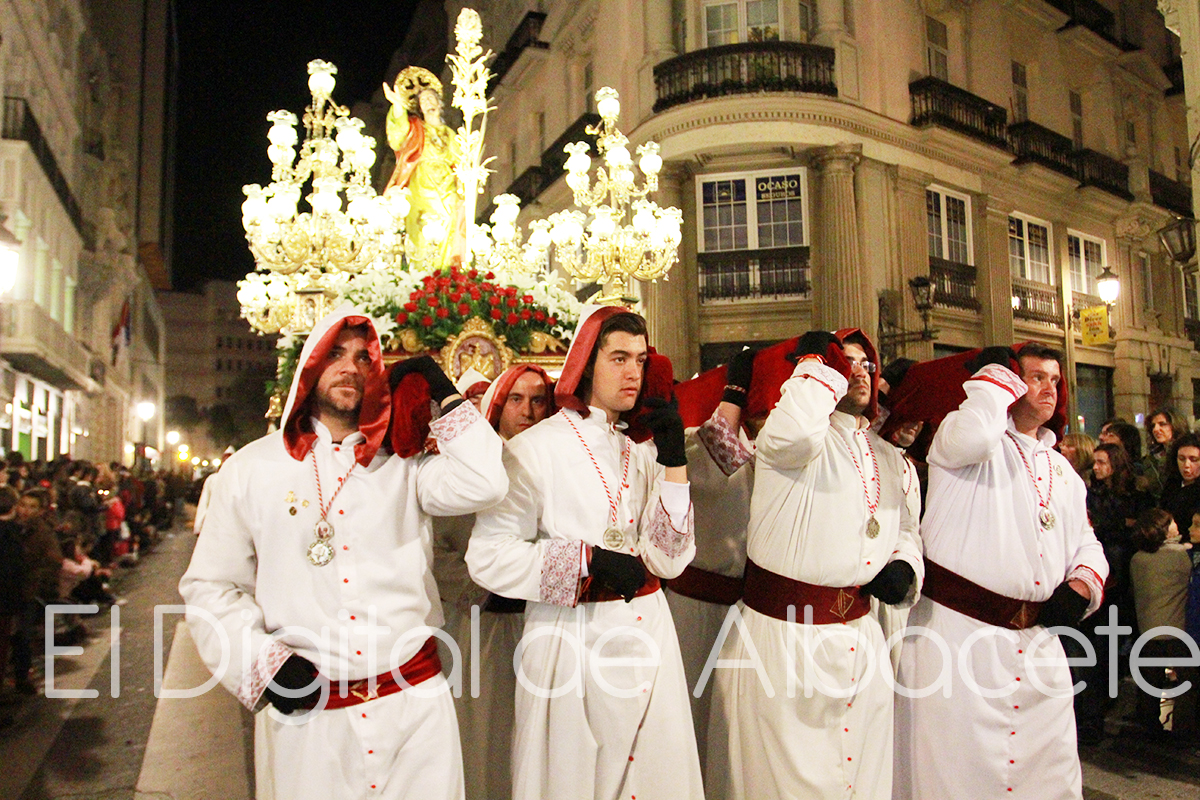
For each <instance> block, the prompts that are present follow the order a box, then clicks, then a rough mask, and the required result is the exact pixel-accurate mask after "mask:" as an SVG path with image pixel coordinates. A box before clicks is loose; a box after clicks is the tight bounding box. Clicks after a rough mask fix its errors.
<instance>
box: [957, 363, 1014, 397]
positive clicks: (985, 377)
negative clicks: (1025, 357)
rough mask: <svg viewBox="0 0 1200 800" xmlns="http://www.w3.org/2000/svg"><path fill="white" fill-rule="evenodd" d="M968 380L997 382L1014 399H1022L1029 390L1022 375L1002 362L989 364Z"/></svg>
mask: <svg viewBox="0 0 1200 800" xmlns="http://www.w3.org/2000/svg"><path fill="white" fill-rule="evenodd" d="M968 380H972V381H984V382H986V383H991V384H995V385H996V386H999V387H1000V388H1001V389H1004V390H1005V391H1007V392H1008V393H1009V394H1011V395H1012V396H1013V399H1014V400H1020V399H1021V398H1022V397H1024V396H1025V393H1026V392H1028V391H1029V386H1028V385H1027V384H1026V383H1025V381H1024V380H1023V379H1022V378H1021V376H1020V375H1018V374H1017V373H1015V372H1013V371H1012V370H1011V369H1009V368H1008V367H1005V366H1002V365H1000V364H987V365H985V366H984V367H982V368H981V369H980V370H979V371H978V372H976V373H975V374H974V375H972V376H971V377H970V378H969V379H968Z"/></svg>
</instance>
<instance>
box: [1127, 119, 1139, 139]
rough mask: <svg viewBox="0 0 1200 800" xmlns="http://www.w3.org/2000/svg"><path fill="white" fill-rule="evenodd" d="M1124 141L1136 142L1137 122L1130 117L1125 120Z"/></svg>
mask: <svg viewBox="0 0 1200 800" xmlns="http://www.w3.org/2000/svg"><path fill="white" fill-rule="evenodd" d="M1125 143H1126V144H1129V145H1135V144H1137V124H1136V123H1135V122H1134V121H1133V120H1131V119H1127V120H1125Z"/></svg>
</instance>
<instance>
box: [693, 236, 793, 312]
mask: <svg viewBox="0 0 1200 800" xmlns="http://www.w3.org/2000/svg"><path fill="white" fill-rule="evenodd" d="M696 260H697V262H698V264H699V267H700V299H701V301H705V300H733V299H748V298H749V299H753V298H765V297H796V296H801V297H803V296H806V295H807V294H808V292H809V290H810V288H811V287H810V285H809V282H808V248H807V247H774V248H769V249H765V250H725V251H721V252H716V253H698V254H697V256H696Z"/></svg>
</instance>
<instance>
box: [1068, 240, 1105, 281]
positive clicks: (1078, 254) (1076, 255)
mask: <svg viewBox="0 0 1200 800" xmlns="http://www.w3.org/2000/svg"><path fill="white" fill-rule="evenodd" d="M1067 262H1068V264H1067V266H1068V269H1069V270H1070V272H1071V291H1074V292H1079V293H1080V294H1090V295H1095V294H1098V293H1099V292H1098V290H1097V289H1096V276H1097V275H1099V274H1100V271H1101V270H1103V269H1104V241H1103V240H1102V239H1097V238H1096V237H1094V236H1087V235H1086V234H1082V233H1079V232H1078V231H1067Z"/></svg>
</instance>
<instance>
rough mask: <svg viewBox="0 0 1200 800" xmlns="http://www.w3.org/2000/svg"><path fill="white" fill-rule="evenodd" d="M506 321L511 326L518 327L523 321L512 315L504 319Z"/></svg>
mask: <svg viewBox="0 0 1200 800" xmlns="http://www.w3.org/2000/svg"><path fill="white" fill-rule="evenodd" d="M504 321H505V322H507V323H508V324H509V325H516V324H517V323H518V322H520V321H521V319H520V317H518V316H517V315H516V314H512V313H510V314H509V315H508V316H507V317H505V318H504Z"/></svg>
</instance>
